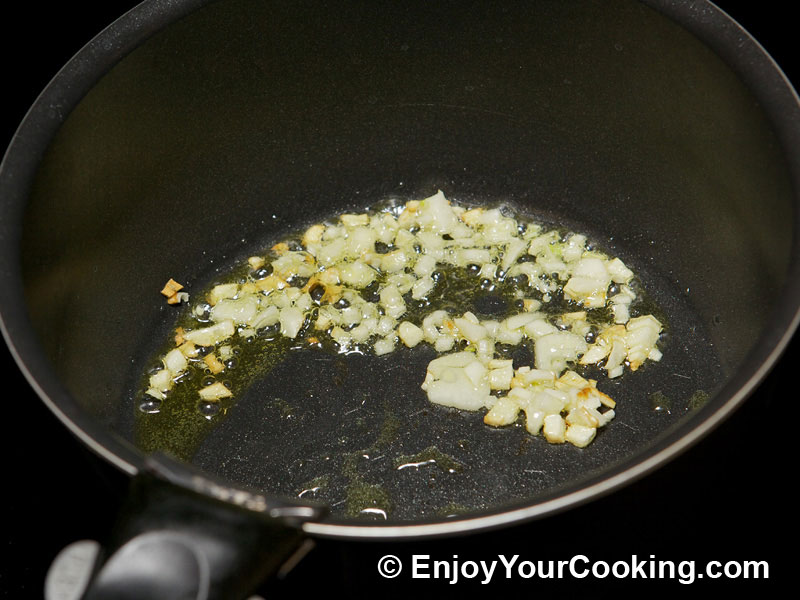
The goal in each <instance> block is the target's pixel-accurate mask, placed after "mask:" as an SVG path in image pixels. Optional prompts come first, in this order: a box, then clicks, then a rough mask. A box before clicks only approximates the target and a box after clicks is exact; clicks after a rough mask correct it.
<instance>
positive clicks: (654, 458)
mask: <svg viewBox="0 0 800 600" xmlns="http://www.w3.org/2000/svg"><path fill="white" fill-rule="evenodd" d="M639 1H640V2H642V3H643V4H645V5H648V6H650V7H651V8H653V9H655V10H656V11H658V12H660V13H662V14H664V15H666V16H667V17H669V18H672V19H673V20H675V21H678V23H679V24H680V25H682V26H685V27H687V28H689V29H691V28H690V27H689V24H690V23H691V25H692V26H693V28H694V32H695V33H696V32H698V31H701V30H702V31H703V32H705V34H706V35H708V34H709V23H717V24H720V23H724V24H725V25H726V27H725V28H722V29H723V31H721V32H720V33H719V35H720V36H721V37H720V40H719V43H722V42H723V40H722V38H723V37H724V38H725V39H727V40H729V39H730V38H731V36H734V37H738V38H739V39H740V40H741V39H744V40H746V41H747V42H748V45H747V47H746V48H745V49H744V50H743V51H745V52H747V53H748V54H747V56H741V58H740V60H741V61H742V62H749V63H750V64H751V66H750V69H751V70H752V69H755V68H756V67H754V66H752V65H753V64H757V65H758V68H761V69H764V67H769V71H770V72H769V73H768V74H767V73H761V74H760V75H759V77H762V76H763V77H767V76H771V77H772V78H775V77H778V78H779V79H780V80H782V84H783V86H782V90H781V91H782V92H783V94H784V96H786V93H787V92H788V97H787V98H788V99H790V100H791V102H792V103H793V106H794V108H795V110H797V109H800V100H799V99H798V96H797V94H796V92H795V91H794V89H793V87H792V85H791V83H790V82H789V80H788V79H787V78H786V76H785V75H784V74H783V72H782V71H781V69H780V67H779V66H778V65H777V64H776V63H775V61H774V60H773V59H772V58H771V57H770V56H769V54H768V53H767V52H766V51H765V50H764V48H763V47H762V46H761V45H760V44H759V43H758V42H757V41H756V40H755V39H753V38H752V36H750V35H749V34H748V33H747V32H746V31H745V30H744V29H743V28H742V27H741V26H740V25H739V24H738V23H736V22H735V21H734V20H733V19H731V17H730V16H728V15H727V14H726V13H725V12H724V11H722V10H721V9H719V8H718V7H716V6H715V5H714V4H713V3H711V2H704V3H703V6H702V7H701V9H699V10H698V9H697V8H696V7H693V8H692V10H691V11H690V10H689V6H690V4H695V3H690V2H688V1H684V0H679V1H677V2H670V1H669V0H639ZM209 2H210V0H167V1H163V0H161V1H159V0H146V1H145V2H142V3H141V4H139V5H138V6H136V7H135V8H133V9H131V10H130V11H129V12H128V13H126V14H125V15H123V16H122V17H120V18H119V19H118V20H117V21H115V22H114V23H113V24H111V25H109V27H107V28H106V29H104V30H103V31H102V32H101V33H99V34H98V35H97V36H96V37H95V38H94V39H93V40H92V41H91V42H89V43H88V44H87V45H86V46H85V47H84V48H83V49H81V50H80V51H79V52H78V53H77V54H76V55H75V56H74V57H73V58H72V59H71V60H70V61H69V62H68V63H67V64H66V65H65V66H64V67H63V68H62V69H61V70H60V71H59V72H58V73H57V74H56V76H55V77H54V78H53V79H52V80H51V82H50V83H49V84H48V85H47V87H46V88H45V89H44V90H43V91H42V93H41V94H40V96H39V97H38V98H37V100H36V102H35V103H34V105H33V106H32V107H31V109H30V110H29V112H28V114H27V115H26V116H25V118H24V119H23V121H22V123H21V124H20V126H19V129H18V130H17V133H16V134H15V136H14V138H13V139H12V142H11V144H10V145H9V148H8V150H7V151H6V154H5V156H4V158H3V161H2V163H0V196H2V197H6V196H8V197H10V198H11V202H6V201H5V200H4V201H3V207H2V211H3V212H2V214H3V216H4V217H5V216H6V205H7V204H13V203H14V202H13V199H14V196H16V197H17V198H18V199H19V196H21V195H25V190H24V189H20V187H24V185H22V186H20V183H18V182H19V181H20V180H24V178H25V177H24V176H25V172H24V170H21V169H20V167H21V165H23V164H25V163H27V164H28V169H29V174H30V173H31V172H32V171H31V170H33V169H34V166H35V164H36V161H35V160H33V157H36V156H37V155H38V154H39V153H40V152H41V151H42V149H43V148H45V147H46V146H47V145H48V144H49V141H50V139H51V137H52V135H53V134H54V133H55V131H56V129H57V128H58V126H59V125H60V123H61V122H63V120H64V119H65V118H66V116H67V115H68V114H69V111H68V110H64V111H63V115H60V116H59V117H58V118H51V119H50V120H49V121H47V122H46V123H45V125H44V126H42V124H41V123H39V124H38V125H37V124H36V123H35V121H36V119H37V118H41V116H42V115H41V112H40V111H39V109H40V108H41V107H42V106H45V105H47V104H48V103H50V102H51V100H52V99H53V98H55V97H58V98H59V101H60V102H61V104H62V106H67V107H70V108H71V107H72V106H74V105H75V104H77V103H78V102H79V101H80V99H81V98H82V96H83V94H84V93H85V92H86V91H88V89H90V87H91V86H92V85H94V83H95V82H96V81H97V80H99V79H100V78H101V77H102V76H103V75H104V74H105V72H106V71H107V70H108V69H110V68H111V67H113V65H114V64H116V62H118V61H119V60H121V59H122V58H123V57H124V56H125V55H126V54H127V53H128V52H130V51H131V50H133V49H134V48H136V47H137V46H138V45H139V44H141V43H142V42H143V41H144V40H146V39H147V38H148V37H150V36H152V35H153V34H155V33H157V32H158V31H159V30H160V29H162V28H163V27H166V26H168V25H170V24H171V23H173V22H175V21H177V20H178V19H180V18H181V17H183V16H185V15H187V14H189V13H190V12H193V11H194V10H196V9H197V8H199V7H201V6H203V5H205V4H208V3H209ZM702 11H705V12H704V13H703V14H704V18H703V19H700V20H697V19H694V20H693V17H697V13H698V12H702ZM108 40H114V41H115V43H106V42H107V41H108ZM704 41H705V42H706V43H708V40H707V39H704ZM740 50H741V49H740ZM748 59H749V60H748ZM726 62H727V63H728V64H730V61H728V60H726ZM765 70H766V69H765ZM89 71H91V75H88V74H87V72H89ZM751 72H752V71H751ZM76 76H80V77H82V79H81V80H79V81H78V84H77V85H76V84H75V83H74V82H73V81H72V80H73V78H75V77H76ZM773 82H774V79H773ZM66 88H70V89H69V91H68V92H66V91H65V89H66ZM65 94H68V95H67V96H65ZM784 100H786V98H785V99H784ZM765 111H766V109H765ZM770 116H773V115H770ZM35 125H37V126H35ZM798 160H800V159H798ZM795 162H797V160H796V161H795ZM794 167H795V168H796V169H797V168H798V165H797V164H795V165H794ZM20 174H22V177H20ZM795 176H796V175H795ZM12 189H13V190H14V193H8V194H7V193H6V192H10V190H12ZM16 204H17V205H21V204H22V202H16ZM12 216H13V215H12ZM796 221H797V215H795V231H796V230H797V222H796ZM15 222H16V221H15V220H14V219H13V218H12V219H6V218H3V219H0V223H2V225H0V235H2V244H3V248H4V250H12V249H13V248H14V244H15V242H16V241H18V237H17V236H16V235H15V234H13V233H12V230H13V224H14V223H15ZM797 238H798V236H797V235H795V239H794V240H793V243H792V251H793V254H792V261H791V264H790V265H789V269H788V273H787V283H786V285H785V286H784V290H783V292H784V293H783V294H782V295H781V296H782V297H781V299H780V300H779V301H778V303H777V306H776V308H775V310H774V312H773V316H772V318H771V320H770V322H769V324H768V326H767V327H766V328H765V331H764V332H763V333H762V335H761V337H760V338H759V340H758V341H757V342H756V343H755V344H754V346H753V349H752V350H751V352H750V353H749V355H748V357H746V358H745V359H744V362H745V363H746V364H752V365H754V366H753V367H752V370H751V371H748V373H747V375H746V376H741V374H740V376H739V377H737V378H735V379H732V380H731V381H729V382H728V384H727V385H726V386H725V387H724V388H723V389H722V390H721V391H720V393H719V394H718V395H717V400H718V401H720V400H722V403H721V404H720V405H719V406H718V407H717V408H716V409H715V410H714V411H713V412H712V413H711V414H710V415H708V416H706V417H705V418H704V419H702V420H699V419H697V420H696V421H697V422H695V423H693V426H692V427H691V428H688V429H686V428H682V429H680V435H675V434H672V435H671V436H669V437H668V438H667V439H665V440H664V441H663V442H662V443H661V445H660V446H659V447H658V448H657V449H655V450H650V451H647V452H645V453H644V454H638V455H637V456H635V457H633V458H632V459H630V460H626V461H624V462H623V463H621V464H620V465H619V466H618V467H616V468H615V469H614V471H613V472H612V473H611V475H610V476H609V475H608V474H606V475H604V476H602V477H600V478H599V481H596V482H593V483H591V484H589V485H583V486H582V487H579V488H578V489H576V490H573V491H571V492H569V493H566V494H564V495H560V496H557V497H555V498H552V499H547V500H545V501H542V502H538V503H536V504H534V505H529V506H525V507H521V508H513V509H510V510H502V509H501V510H499V511H498V510H495V511H492V512H491V513H489V514H479V515H476V516H473V517H467V518H464V519H455V520H446V521H440V522H431V523H408V524H407V523H398V524H386V525H376V524H342V523H326V522H324V521H321V522H307V523H305V524H304V525H303V526H302V527H303V529H304V531H305V532H306V533H308V534H310V535H314V536H319V537H336V538H373V539H376V538H386V537H396V538H421V537H434V536H441V535H452V534H457V533H465V532H474V531H477V530H488V529H494V528H498V527H502V526H506V525H509V524H511V523H518V522H521V521H526V520H532V519H536V518H541V517H544V516H547V515H552V514H555V513H557V512H561V511H563V510H566V509H568V508H572V507H574V506H577V505H580V504H582V503H585V502H588V501H589V500H592V499H595V498H599V497H601V496H602V495H605V494H608V493H610V492H612V491H613V490H615V489H618V488H620V487H622V486H623V485H627V484H628V483H630V482H632V481H634V480H636V479H638V478H641V477H643V476H645V475H646V474H647V473H649V472H651V471H653V470H655V469H656V468H658V467H660V466H661V465H663V464H665V463H666V462H668V461H669V460H671V459H673V458H675V457H677V456H678V455H679V454H680V453H682V452H684V451H685V450H687V449H688V448H690V447H691V446H693V445H694V444H695V443H696V442H698V441H699V440H700V439H702V438H703V437H705V435H706V434H707V433H709V432H710V431H711V430H713V429H714V428H715V427H717V426H718V425H719V424H720V423H721V422H722V421H724V420H725V419H726V418H727V417H728V416H729V415H730V414H732V413H733V411H734V410H735V409H736V408H738V407H739V406H740V405H741V404H742V403H743V402H744V401H745V400H746V399H747V398H748V397H749V396H750V394H751V393H752V392H753V391H754V390H755V389H756V388H757V387H758V385H759V384H760V383H761V382H762V381H763V379H764V378H765V377H766V375H767V373H768V372H769V371H770V370H771V369H772V368H773V366H774V365H775V364H776V363H777V361H778V359H779V357H780V356H781V355H782V354H783V352H784V350H785V349H786V347H787V346H788V344H789V341H790V340H791V339H792V337H793V335H794V333H795V331H796V330H797V327H798V324H800V300H798V298H800V283H798V282H799V281H800V277H798V275H800V264H799V263H798V260H797V257H798V255H800V241H798V239H797ZM16 256H17V255H16V254H15V253H14V251H13V250H12V251H11V252H8V251H4V252H3V258H2V263H0V264H1V265H2V273H3V276H4V277H8V276H9V273H10V274H11V275H12V276H13V275H16V271H15V267H14V266H13V265H12V263H13V260H14V258H15V257H16ZM22 298H23V294H22V289H21V285H20V284H19V282H17V283H16V284H15V285H10V286H4V289H3V290H2V291H0V330H1V331H2V334H3V337H4V339H5V341H6V344H7V345H8V347H9V349H10V351H11V355H12V357H13V358H14V360H15V362H16V363H17V365H18V367H19V368H20V370H21V371H22V373H23V374H24V376H25V377H26V379H27V380H28V382H29V384H30V385H31V387H32V388H33V390H34V391H35V393H36V394H37V395H38V396H39V398H40V399H41V400H42V401H43V402H44V403H45V405H46V406H47V407H48V408H49V410H50V411H51V412H53V413H54V414H55V416H56V417H57V418H58V419H59V420H60V421H61V422H62V423H63V424H64V425H65V426H66V427H67V428H68V429H69V430H70V431H71V432H72V433H73V434H74V435H75V436H76V437H78V439H79V440H80V441H81V442H82V443H83V444H85V445H86V446H87V447H88V448H90V449H91V450H93V451H94V452H95V453H96V454H98V455H99V456H100V457H101V458H103V459H104V460H106V461H108V462H109V463H111V464H113V465H114V466H115V467H117V468H119V469H120V470H122V471H123V472H125V473H127V474H129V475H135V474H136V473H138V472H139V471H140V470H141V465H142V462H143V455H142V454H141V453H139V451H138V450H136V449H135V448H134V447H133V446H132V445H131V444H130V443H129V442H127V441H126V440H124V439H122V438H121V437H119V436H117V435H115V434H113V433H112V432H110V431H109V430H107V429H106V428H105V427H103V426H101V425H100V424H99V423H97V422H96V421H95V420H94V419H93V418H92V417H90V416H89V415H88V414H86V413H84V412H83V411H81V410H80V409H79V408H78V407H77V405H76V404H75V403H74V401H73V400H72V398H71V397H70V396H69V394H68V393H67V392H66V390H64V389H63V388H62V386H61V385H60V384H59V383H58V382H57V381H55V378H54V377H52V375H50V374H49V365H48V364H47V361H46V360H45V359H44V358H43V356H42V355H41V352H40V350H39V347H38V342H37V341H36V339H35V335H34V334H33V330H32V327H31V326H30V324H29V322H28V320H27V317H26V315H25V311H24V303H23V302H22ZM48 375H49V376H48Z"/></svg>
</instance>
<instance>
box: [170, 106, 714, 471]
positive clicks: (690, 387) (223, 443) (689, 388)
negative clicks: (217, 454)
mask: <svg viewBox="0 0 800 600" xmlns="http://www.w3.org/2000/svg"><path fill="white" fill-rule="evenodd" d="M459 116H461V115H459ZM231 256H232V255H231ZM226 258H230V256H227V257H226ZM635 260H636V259H635V258H634V261H635ZM643 266H644V267H645V270H646V266H647V265H643ZM179 268H180V267H179ZM184 268H188V265H186V266H185V267H184ZM654 279H656V280H657V279H658V278H657V277H655V278H654ZM198 281H199V278H198ZM674 314H675V315H678V318H677V319H676V321H680V318H681V317H682V316H683V315H689V316H686V317H685V318H686V323H685V325H681V326H682V327H686V328H687V329H688V328H690V327H691V326H693V324H694V323H693V322H692V320H693V319H697V320H702V319H701V318H700V317H697V315H692V311H681V310H677V311H675V313H674ZM695 323H696V321H695ZM685 358H686V359H687V360H691V359H692V357H691V356H689V355H686V357H685ZM698 358H703V357H697V356H695V357H694V360H697V359H698ZM708 358H710V361H708V362H711V363H713V362H714V361H715V360H716V359H718V357H715V356H714V353H713V352H712V353H710V354H709V355H708ZM700 362H702V363H703V364H705V362H706V359H705V358H704V359H703V360H702V361H700ZM673 366H676V367H677V368H679V369H680V370H678V371H676V372H678V373H681V372H683V369H684V368H685V367H686V365H685V364H683V365H681V364H677V365H673ZM381 367H382V365H377V368H379V369H381ZM381 370H385V369H381ZM710 371H712V373H713V372H716V369H713V368H711V369H710ZM679 379H680V378H679ZM699 379H700V383H703V384H704V385H705V384H707V383H708V382H707V380H706V379H705V378H704V377H700V378H699ZM715 384H716V382H714V381H713V375H712V377H711V382H710V383H708V387H709V388H711V389H713V387H714V385H715ZM653 385H658V386H659V387H661V384H660V383H658V384H654V383H652V382H651V383H650V388H649V389H655V387H652V386H653ZM694 387H698V388H699V387H700V385H697V386H696V385H695V382H692V383H691V384H687V387H686V388H685V389H686V391H687V392H688V391H692V390H693V388H694ZM645 389H647V386H645ZM362 393H366V394H367V395H372V389H371V388H369V387H367V388H365V390H364V391H363V392H362ZM678 396H681V391H680V388H678ZM246 404H247V403H246V402H244V403H243V404H242V406H246ZM381 408H383V407H381ZM681 408H682V407H681ZM243 412H244V411H243ZM676 412H680V409H678V410H676ZM376 414H379V415H382V414H385V413H381V411H376ZM376 418H377V417H376ZM447 418H448V419H452V417H450V416H448V417H447ZM643 418H655V417H654V416H653V415H652V414H651V413H647V415H645V416H644V417H643ZM456 422H457V423H458V421H456ZM228 423H234V421H233V419H230V420H229V421H228ZM226 425H227V424H226ZM426 425H427V424H426ZM240 431H242V430H241V429H240ZM223 433H224V432H223ZM220 435H222V434H220ZM236 436H244V437H247V436H246V433H244V432H243V431H242V432H241V433H236V434H234V436H233V437H232V438H229V439H228V440H227V442H226V441H225V440H222V441H221V442H220V447H223V448H224V447H226V446H228V445H229V443H230V442H234V441H236ZM424 437H425V436H424V434H423V435H422V438H423V439H424ZM245 441H246V440H245ZM359 441H363V442H364V443H358V444H356V446H354V447H355V448H360V447H362V446H365V445H367V444H368V443H370V440H369V439H365V440H359ZM598 441H600V440H598ZM516 442H519V440H516ZM258 445H259V443H258V442H256V443H255V444H254V446H255V447H256V448H257V447H258ZM239 447H241V444H240V445H239ZM402 448H403V450H405V449H406V447H405V442H403V445H402ZM493 448H497V446H496V445H495V446H493ZM509 448H513V449H514V450H518V448H517V445H516V444H513V445H511V446H509ZM213 451H214V447H213V446H212V445H211V441H210V440H209V445H208V446H207V447H206V449H205V450H201V453H200V454H199V455H198V456H199V457H200V458H199V459H198V460H200V461H201V462H202V461H204V460H208V459H206V458H203V456H204V455H203V452H207V453H208V454H209V455H210V454H213ZM254 454H255V452H254ZM512 460H513V459H512ZM245 462H246V461H245ZM253 462H255V461H253ZM206 464H208V463H206ZM216 468H217V467H216V466H212V467H211V470H214V469H216ZM222 470H223V471H224V469H222ZM242 472H244V473H246V474H247V477H252V474H253V473H254V472H255V473H256V481H259V480H258V477H259V476H261V477H264V480H263V481H265V482H267V481H269V474H268V469H263V471H262V473H264V475H259V474H258V470H257V469H253V468H252V467H245V471H237V470H236V468H232V469H231V471H229V472H228V473H226V474H229V475H233V476H234V478H238V477H239V476H240V473H242ZM259 483H260V482H259ZM265 485H269V484H268V483H265Z"/></svg>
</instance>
